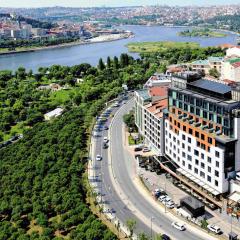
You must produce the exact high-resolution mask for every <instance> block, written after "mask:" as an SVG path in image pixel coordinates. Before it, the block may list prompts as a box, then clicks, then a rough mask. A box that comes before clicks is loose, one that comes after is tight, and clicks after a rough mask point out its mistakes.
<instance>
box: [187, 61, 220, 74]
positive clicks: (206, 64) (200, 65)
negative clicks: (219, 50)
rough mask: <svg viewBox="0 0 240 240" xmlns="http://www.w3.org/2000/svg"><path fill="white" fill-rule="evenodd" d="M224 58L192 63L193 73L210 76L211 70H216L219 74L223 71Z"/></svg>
mask: <svg viewBox="0 0 240 240" xmlns="http://www.w3.org/2000/svg"><path fill="white" fill-rule="evenodd" d="M223 59H224V58H222V57H209V58H208V59H205V60H197V61H194V62H192V64H191V67H192V70H193V71H196V72H201V73H204V74H209V71H210V69H216V70H217V71H218V72H219V73H221V71H222V62H223Z"/></svg>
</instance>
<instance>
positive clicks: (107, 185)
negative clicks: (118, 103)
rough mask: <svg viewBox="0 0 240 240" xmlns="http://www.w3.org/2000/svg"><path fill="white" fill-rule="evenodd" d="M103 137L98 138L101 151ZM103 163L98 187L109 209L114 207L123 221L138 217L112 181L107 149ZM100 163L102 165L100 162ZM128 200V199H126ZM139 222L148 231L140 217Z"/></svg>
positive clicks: (141, 227) (98, 150)
mask: <svg viewBox="0 0 240 240" xmlns="http://www.w3.org/2000/svg"><path fill="white" fill-rule="evenodd" d="M104 136H107V134H103V137H104ZM103 137H102V138H98V140H97V144H96V149H97V152H99V153H100V152H101V149H100V148H101V147H102V140H103ZM102 157H103V160H102V164H101V169H100V168H99V169H98V171H97V175H98V176H101V177H102V178H101V181H102V182H99V183H98V188H99V189H100V191H101V192H102V193H103V195H104V196H103V199H104V202H105V203H106V205H108V206H109V209H111V208H113V209H114V210H115V211H116V213H115V215H116V216H117V217H118V218H119V219H120V221H121V222H123V223H126V220H127V219H136V217H135V215H134V214H133V213H132V212H131V210H130V209H129V208H128V206H127V205H126V204H125V203H124V202H123V199H121V198H120V197H119V195H118V193H116V191H115V189H114V186H113V184H112V182H111V178H110V175H109V168H108V163H107V158H108V152H107V151H102ZM98 165H100V164H99V163H98ZM124 200H127V199H124ZM136 220H137V222H138V228H139V229H141V231H144V232H147V230H148V227H147V226H146V225H145V224H144V223H142V222H140V219H136Z"/></svg>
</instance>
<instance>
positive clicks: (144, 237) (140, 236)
mask: <svg viewBox="0 0 240 240" xmlns="http://www.w3.org/2000/svg"><path fill="white" fill-rule="evenodd" d="M138 240H149V237H148V236H147V235H146V234H145V233H144V232H142V233H139V234H138Z"/></svg>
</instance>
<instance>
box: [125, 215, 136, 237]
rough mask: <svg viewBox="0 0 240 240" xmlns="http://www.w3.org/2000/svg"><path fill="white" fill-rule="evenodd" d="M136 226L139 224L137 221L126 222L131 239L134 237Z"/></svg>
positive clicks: (129, 220)
mask: <svg viewBox="0 0 240 240" xmlns="http://www.w3.org/2000/svg"><path fill="white" fill-rule="evenodd" d="M136 224H137V222H136V220H135V219H128V220H127V222H126V225H127V228H128V230H129V232H130V234H129V237H130V238H132V236H133V231H134V230H135V228H136Z"/></svg>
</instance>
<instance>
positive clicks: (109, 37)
mask: <svg viewBox="0 0 240 240" xmlns="http://www.w3.org/2000/svg"><path fill="white" fill-rule="evenodd" d="M113 36H116V34H112V35H106V36H101V37H102V39H101V40H99V37H96V38H92V39H89V40H87V41H75V42H70V43H63V44H59V45H54V46H46V47H35V48H29V49H24V50H19V51H8V52H0V56H4V55H12V54H19V53H28V52H36V51H43V50H51V49H58V48H64V47H73V46H78V45H88V44H95V43H104V42H113V41H118V40H122V39H127V38H132V37H134V34H133V33H132V32H129V33H123V34H119V37H117V38H115V37H113ZM104 37H105V38H104Z"/></svg>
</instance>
